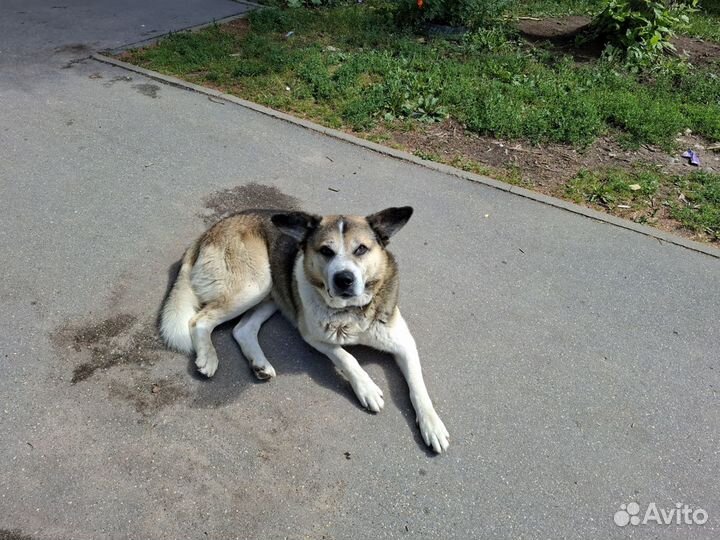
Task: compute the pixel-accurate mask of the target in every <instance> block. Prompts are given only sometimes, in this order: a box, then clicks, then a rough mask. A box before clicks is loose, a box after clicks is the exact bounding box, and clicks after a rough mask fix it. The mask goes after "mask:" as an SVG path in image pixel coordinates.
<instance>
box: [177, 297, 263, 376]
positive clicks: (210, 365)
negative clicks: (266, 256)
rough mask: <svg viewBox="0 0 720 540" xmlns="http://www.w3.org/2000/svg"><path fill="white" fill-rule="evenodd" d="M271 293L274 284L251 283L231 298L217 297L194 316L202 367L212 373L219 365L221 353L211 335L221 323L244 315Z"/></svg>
mask: <svg viewBox="0 0 720 540" xmlns="http://www.w3.org/2000/svg"><path fill="white" fill-rule="evenodd" d="M269 293H270V286H269V285H268V286H267V287H257V286H250V287H246V288H244V289H242V290H241V291H239V292H237V293H236V294H235V295H234V296H233V298H231V299H230V300H220V301H213V302H210V303H208V304H206V305H205V307H203V308H202V309H201V310H200V311H199V312H198V313H197V314H196V315H195V316H194V317H193V318H192V319H191V320H190V337H191V338H192V343H193V348H194V349H195V353H196V354H197V357H196V359H195V365H196V366H197V368H198V371H200V373H202V374H203V375H206V376H207V377H212V376H213V375H214V374H215V371H216V370H217V367H218V357H217V353H216V352H215V347H214V346H213V344H212V339H211V338H210V336H211V334H212V331H213V330H214V329H215V327H216V326H218V325H219V324H222V323H224V322H225V321H229V320H230V319H234V318H235V317H237V316H239V315H242V314H243V313H245V312H246V311H247V310H248V309H250V308H252V307H253V306H255V305H257V304H258V303H259V302H261V301H262V300H263V299H264V298H265V297H266V296H267V295H268V294H269Z"/></svg>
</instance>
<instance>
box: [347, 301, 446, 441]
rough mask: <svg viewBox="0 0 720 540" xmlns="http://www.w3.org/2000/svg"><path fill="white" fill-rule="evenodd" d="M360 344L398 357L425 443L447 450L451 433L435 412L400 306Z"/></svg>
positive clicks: (364, 335) (364, 336)
mask: <svg viewBox="0 0 720 540" xmlns="http://www.w3.org/2000/svg"><path fill="white" fill-rule="evenodd" d="M360 344H362V345H367V346H368V347H373V348H374V349H378V350H381V351H386V352H389V353H392V354H393V355H394V356H395V361H396V362H397V365H398V367H400V371H402V374H403V376H404V377H405V380H406V381H407V385H408V389H409V390H410V401H411V402H412V404H413V408H414V409H415V413H416V415H417V416H416V421H417V424H418V426H419V428H420V434H421V435H422V437H423V440H424V441H425V444H427V445H428V446H430V447H432V449H433V450H434V451H435V452H437V453H438V454H440V453H442V452H445V451H446V450H447V449H448V447H449V446H450V435H449V433H448V430H447V429H446V428H445V424H443V422H442V420H440V417H439V416H438V414H437V412H435V407H434V406H433V404H432V400H431V399H430V395H429V394H428V391H427V387H426V386H425V381H424V380H423V376H422V369H421V367H420V356H419V355H418V351H417V346H416V345H415V339H414V338H413V336H412V334H411V333H410V329H409V328H408V326H407V323H406V322H405V319H404V318H403V316H402V315H401V314H400V309H399V308H397V307H396V308H395V313H394V314H393V317H392V319H390V321H388V323H387V324H374V325H372V326H371V328H370V330H369V331H368V332H366V333H365V334H363V335H362V336H361V337H360Z"/></svg>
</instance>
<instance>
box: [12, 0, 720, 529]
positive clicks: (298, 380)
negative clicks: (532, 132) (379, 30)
mask: <svg viewBox="0 0 720 540" xmlns="http://www.w3.org/2000/svg"><path fill="white" fill-rule="evenodd" d="M27 4H28V3H26V2H3V4H2V7H0V10H2V12H1V13H0V40H2V41H1V42H0V43H1V46H0V51H2V52H1V53H0V153H1V159H0V249H1V250H2V253H3V254H4V264H3V269H2V280H0V303H1V306H2V311H3V317H2V318H0V336H1V337H0V368H1V369H2V377H1V378H0V402H1V403H0V404H1V407H0V412H1V413H2V414H1V416H0V441H2V442H1V443H0V529H1V530H4V531H5V532H0V537H1V538H7V537H10V538H20V537H21V538H26V537H31V538H48V539H51V538H52V539H54V538H81V539H85V538H87V539H94V538H142V539H144V538H205V537H209V538H247V539H258V538H268V539H274V538H286V537H287V538H292V539H297V538H313V539H314V538H336V539H344V538H358V539H360V538H444V539H451V538H457V539H469V538H507V537H514V538H657V537H660V538H670V537H673V538H675V537H685V538H713V537H717V535H718V529H719V528H720V527H719V526H718V523H720V503H719V502H718V501H720V487H719V486H720V482H718V480H719V479H720V470H719V469H720V468H719V461H718V444H719V443H720V414H718V408H719V406H720V400H719V398H718V389H720V366H718V361H717V359H718V345H719V344H720V330H719V327H718V321H717V316H718V307H719V306H720V287H718V283H719V280H718V276H719V275H720V273H719V270H720V264H719V263H718V260H717V259H714V258H712V257H709V256H707V255H703V254H701V253H697V252H693V251H690V250H687V249H684V248H681V247H677V246H672V245H668V244H666V243H662V242H660V241H658V240H656V239H652V238H648V237H646V236H643V235H641V234H637V233H634V232H631V231H627V230H623V229H620V228H617V227H613V226H611V225H607V224H603V223H599V222H596V221H593V220H590V219H587V218H584V217H581V216H578V215H575V214H571V213H569V212H565V211H562V210H559V209H556V208H551V207H548V206H545V205H543V204H540V203H536V202H532V201H529V200H527V199H523V198H521V197H518V196H514V195H511V194H508V193H504V192H500V191H497V190H494V189H491V188H488V187H484V186H481V185H477V184H473V183H470V182H466V181H463V180H459V179H458V178H454V177H449V176H446V175H443V174H440V173H437V172H434V171H431V170H428V169H425V168H422V167H418V166H414V165H410V164H407V163H403V162H401V161H398V160H394V159H391V158H386V157H381V156H379V155H377V154H375V153H372V152H369V151H367V150H364V149H361V148H357V147H354V146H352V145H349V144H347V143H344V142H340V141H337V140H334V139H331V138H328V137H324V136H322V135H318V134H315V133H313V132H310V131H307V130H303V129H301V128H297V127H293V126H291V125H289V124H287V123H283V122H281V121H277V120H272V119H269V118H268V117H265V116H262V115H260V114H258V113H255V112H252V111H248V110H245V109H243V108H241V107H238V106H235V105H231V104H222V103H216V102H214V101H212V100H210V99H208V98H207V97H206V96H203V95H199V94H195V93H191V92H187V91H183V90H180V89H176V88H172V87H167V86H163V85H160V84H158V83H156V82H154V81H151V80H146V79H144V78H143V77H141V76H138V75H135V74H129V73H127V72H124V71H122V70H119V69H116V68H112V67H109V66H106V65H103V64H100V63H97V62H94V61H82V62H72V60H74V59H76V58H81V57H83V56H85V55H86V54H87V51H88V50H92V49H98V48H104V47H108V46H115V45H117V44H119V43H122V42H128V41H134V40H136V39H142V38H143V37H145V36H144V34H145V32H146V30H145V29H146V28H150V30H153V29H156V30H166V29H168V28H170V27H171V26H173V25H177V26H186V25H188V24H193V23H199V22H202V21H206V20H210V19H212V18H217V17H221V16H225V15H228V14H231V13H234V12H237V11H242V9H243V6H239V5H238V4H233V3H231V2H225V1H221V0H213V1H203V2H200V1H195V2H170V1H161V2H153V3H148V2H145V3H141V2H121V3H119V2H86V3H80V2H65V4H67V7H65V8H58V9H53V8H52V6H53V5H64V4H62V3H61V4H52V3H49V2H35V3H33V6H32V7H28V5H27ZM41 5H44V6H45V7H41ZM83 6H85V7H83ZM78 13H79V14H78ZM113 13H118V15H114V16H113V15H112V14H113ZM110 17H112V18H110ZM143 21H144V22H143ZM23 23H24V24H23ZM141 24H145V26H144V27H142V26H140V25H141ZM150 30H147V31H148V32H149V31H150ZM68 46H71V47H68ZM64 66H69V67H67V68H64ZM329 188H332V190H331V189H329ZM257 201H259V203H258V204H262V205H270V204H274V203H277V204H296V205H300V206H303V207H305V208H307V209H309V210H312V211H317V212H333V211H346V212H359V213H363V212H370V211H373V210H376V209H379V208H382V207H384V206H387V205H396V204H412V205H414V206H415V208H416V215H415V216H414V217H413V219H412V221H411V222H410V224H409V225H408V227H407V228H406V229H405V230H403V231H402V233H400V234H399V235H398V237H397V239H395V240H394V241H393V247H394V250H395V253H396V255H397V256H398V259H399V261H400V265H401V269H402V281H403V289H402V299H401V304H402V306H403V310H404V313H405V316H406V318H407V319H408V320H409V323H410V325H411V327H412V328H413V329H414V332H415V333H416V336H417V340H418V342H419V347H420V350H421V355H422V358H423V361H424V366H425V373H426V379H427V382H428V386H429V388H430V391H431V394H432V396H433V397H434V400H435V403H436V406H437V409H438V411H439V412H440V414H441V416H442V417H443V419H444V420H445V423H446V425H447V426H448V428H449V430H450V432H451V436H452V445H451V448H450V452H449V453H448V454H447V455H444V456H441V457H433V456H430V455H429V454H428V453H427V452H426V451H424V449H423V448H422V445H421V444H420V441H419V438H418V436H417V434H416V431H415V429H414V426H413V415H412V412H411V408H410V404H409V401H408V399H407V398H406V389H405V387H404V383H403V381H402V379H401V378H400V376H399V374H398V373H397V370H396V369H395V367H394V366H393V364H392V362H391V361H389V360H388V359H387V358H385V357H383V356H381V355H378V354H376V353H373V352H371V351H367V350H360V351H358V355H359V356H360V357H361V359H362V360H363V362H364V364H365V365H366V367H367V369H368V371H369V372H370V374H371V375H372V376H373V378H374V379H375V380H376V382H378V384H379V385H380V386H381V387H382V388H384V389H385V392H386V398H387V399H386V402H387V405H386V408H385V410H384V411H383V412H382V413H381V414H379V415H370V414H367V413H364V412H363V411H361V410H360V409H359V408H358V406H357V405H356V403H355V400H354V398H353V396H352V394H351V391H350V389H349V388H348V386H347V384H345V383H344V382H343V381H342V380H341V379H340V377H339V376H337V375H336V374H335V373H334V372H333V371H332V369H331V368H330V366H329V365H328V364H329V362H328V361H327V360H325V359H323V358H321V357H319V356H318V355H316V354H314V353H313V352H311V351H310V350H309V349H308V348H307V347H306V346H304V345H303V344H302V343H301V341H300V340H299V338H298V337H297V335H296V334H295V332H294V331H292V330H291V329H290V327H289V326H288V324H287V323H286V322H284V321H283V320H282V319H281V318H280V317H279V316H276V317H274V318H273V319H271V321H270V322H269V323H268V324H267V327H266V328H265V329H264V330H263V333H262V334H261V341H262V343H263V344H264V347H265V348H266V351H267V355H268V357H269V358H270V360H271V361H272V363H273V364H274V366H275V367H276V369H277V371H278V375H279V376H278V378H277V379H276V380H274V381H272V382H270V383H268V384H258V383H256V382H255V381H254V380H253V378H252V376H251V374H250V373H249V370H248V368H247V366H246V363H245V362H244V360H243V359H242V358H241V356H240V353H239V351H238V349H237V347H236V346H235V345H234V344H233V342H232V339H231V337H230V335H229V330H228V328H227V327H225V328H223V329H222V330H220V331H219V332H217V333H216V339H215V341H216V344H217V347H218V350H219V353H220V358H221V365H220V370H219V372H218V373H217V375H216V376H215V378H214V379H213V380H211V381H205V380H201V379H199V378H197V377H195V376H194V374H193V369H192V366H191V363H190V361H189V360H188V359H186V358H184V357H182V356H178V355H175V354H172V353H168V352H165V351H163V350H161V349H158V347H157V343H156V341H155V338H154V332H153V328H154V319H155V316H156V313H157V308H158V305H159V304H160V302H161V300H162V298H163V295H164V293H165V290H166V286H167V281H168V273H169V272H171V271H172V268H173V264H174V263H175V262H176V261H177V259H178V258H179V256H180V255H181V253H182V251H183V249H184V247H185V245H186V244H187V243H188V242H189V241H190V239H191V238H193V237H194V236H195V235H196V234H198V233H200V232H201V231H202V230H203V228H204V221H205V220H211V219H212V218H213V216H214V215H216V214H217V213H218V212H222V211H223V210H224V209H225V208H228V207H242V206H243V205H248V204H249V205H252V204H255V203H256V202H257ZM73 379H75V382H74V383H73ZM631 501H637V502H638V503H639V504H640V506H641V512H644V510H645V508H646V507H647V506H648V505H649V503H651V502H655V503H656V504H657V505H658V507H661V508H663V509H669V508H673V505H674V504H675V503H678V502H682V503H687V504H689V505H691V506H693V507H694V508H698V507H701V508H703V509H704V510H706V511H707V513H708V514H709V520H708V522H707V523H706V524H705V525H704V526H699V525H692V526H688V525H681V526H678V525H670V526H665V525H657V524H647V525H638V526H632V525H628V526H627V527H625V528H620V527H617V526H616V525H614V523H613V515H614V514H615V512H616V511H618V510H619V509H620V505H621V504H623V503H629V502H631ZM8 531H15V532H13V533H9V532H8ZM3 535H4V536H3ZM13 535H14V536H13Z"/></svg>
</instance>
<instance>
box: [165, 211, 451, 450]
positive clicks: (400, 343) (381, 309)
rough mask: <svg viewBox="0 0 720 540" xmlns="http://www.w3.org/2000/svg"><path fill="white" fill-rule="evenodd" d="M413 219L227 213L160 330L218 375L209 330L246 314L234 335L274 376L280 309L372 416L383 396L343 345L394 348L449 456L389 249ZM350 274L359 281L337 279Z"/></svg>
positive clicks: (183, 280) (431, 437)
mask: <svg viewBox="0 0 720 540" xmlns="http://www.w3.org/2000/svg"><path fill="white" fill-rule="evenodd" d="M411 214H412V209H411V208H409V207H405V208H390V209H387V210H385V211H383V212H379V213H377V214H373V215H372V216H368V217H360V216H326V217H324V218H320V217H318V216H312V215H309V214H304V213H302V212H291V213H278V212H273V211H260V210H257V211H247V212H243V213H241V214H238V215H235V216H231V217H228V218H226V219H224V220H222V221H220V222H218V223H217V224H215V225H214V226H213V227H211V228H210V229H209V230H208V231H207V232H206V233H205V234H204V235H202V237H201V238H200V239H199V240H198V241H197V242H196V243H195V244H194V245H193V246H192V247H191V248H190V249H188V251H187V252H186V254H185V256H184V258H183V263H182V266H181V269H180V272H179V274H178V278H177V281H176V283H175V284H174V286H173V289H172V291H171V293H170V295H169V296H168V299H167V301H166V304H165V306H164V307H163V312H162V318H161V333H162V335H163V337H164V338H165V340H166V342H167V343H168V344H169V345H170V346H172V347H174V348H176V349H178V350H181V351H186V352H189V351H191V350H194V351H195V353H196V360H195V363H196V365H197V367H198V370H199V371H200V372H201V373H203V374H205V375H206V376H208V377H211V376H212V375H213V374H214V373H215V371H216V370H217V367H218V358H217V354H216V352H215V348H214V347H213V344H212V340H211V333H212V331H213V329H214V328H215V327H216V326H217V325H219V324H221V323H223V322H225V321H228V320H231V319H234V318H236V317H239V316H241V315H242V318H241V319H240V321H239V322H238V323H237V325H236V326H235V329H234V330H233V336H234V337H235V339H236V340H237V342H238V344H239V345H240V347H241V349H242V351H243V354H244V355H245V356H246V357H247V359H248V361H249V362H250V365H251V367H252V369H253V371H254V373H255V375H256V376H257V377H258V378H260V379H269V378H271V377H274V376H275V370H274V369H273V367H272V365H271V364H270V363H269V362H268V361H267V358H265V355H264V354H263V352H262V349H261V348H260V346H259V343H258V340H257V335H258V332H259V329H260V326H261V325H262V324H263V322H264V321H265V320H267V319H268V318H269V317H270V316H271V315H272V314H273V313H274V312H275V310H276V309H277V308H278V307H279V308H280V309H281V311H282V312H283V314H284V315H285V316H286V317H287V318H288V319H289V320H290V321H291V322H293V323H294V324H295V325H296V326H297V327H298V329H299V330H300V333H301V335H302V337H303V338H304V339H305V341H307V342H308V343H309V344H310V345H312V346H313V347H315V348H316V349H317V350H319V351H321V352H323V353H324V354H326V355H327V356H328V357H329V358H330V359H331V360H332V361H333V363H334V364H335V365H336V367H337V368H338V369H339V370H340V371H341V372H342V373H343V374H344V375H345V376H346V377H347V378H348V380H349V381H350V383H351V385H352V386H353V389H354V390H355V393H356V394H357V396H358V399H359V400H360V402H361V403H362V404H363V406H365V407H367V408H368V409H369V410H371V411H373V412H378V411H379V410H380V409H382V407H383V405H384V401H383V396H382V391H381V390H380V389H379V388H378V387H377V386H376V385H375V384H374V383H373V382H372V380H370V377H369V376H368V375H367V373H365V371H364V370H363V369H362V368H361V367H360V366H359V364H358V363H357V360H355V359H354V358H353V357H352V355H350V354H349V353H347V351H345V350H344V349H343V348H342V346H343V345H353V344H365V345H369V346H373V347H375V348H378V349H380V350H386V351H388V352H392V353H393V354H395V356H396V358H397V361H398V364H399V365H400V367H401V369H402V371H403V374H404V375H405V376H406V379H407V381H408V386H409V388H410V397H411V400H412V402H413V405H414V407H415V409H416V412H417V414H418V423H419V424H420V427H421V432H422V434H423V438H424V440H425V442H426V443H427V444H428V445H430V446H432V447H433V449H434V450H435V451H437V452H442V451H444V450H445V449H446V448H447V446H448V435H447V430H446V429H445V426H444V425H443V423H442V421H440V418H439V417H438V416H437V413H436V412H435V410H434V408H433V406H432V402H431V401H430V398H429V396H428V395H427V389H426V388H425V384H424V382H423V380H422V374H421V372H420V364H419V359H418V355H417V349H416V347H415V342H414V340H413V339H412V336H411V335H410V333H409V331H408V330H407V326H406V325H405V322H404V320H403V319H402V316H401V315H400V312H399V310H398V308H397V300H398V291H399V280H398V273H397V265H396V263H395V259H394V258H393V256H392V254H390V252H389V251H387V249H386V245H387V243H388V240H389V238H390V237H391V236H392V235H393V234H394V233H395V232H396V231H397V230H399V229H400V228H401V227H402V226H403V225H404V224H405V223H406V222H407V220H408V219H409V217H410V215H411ZM358 249H360V250H361V251H357V250H358ZM363 249H366V251H365V252H362V250H363ZM328 250H329V251H328ZM342 275H346V276H350V277H351V278H350V279H349V280H348V282H347V283H342V282H339V281H338V279H340V277H341V276H342Z"/></svg>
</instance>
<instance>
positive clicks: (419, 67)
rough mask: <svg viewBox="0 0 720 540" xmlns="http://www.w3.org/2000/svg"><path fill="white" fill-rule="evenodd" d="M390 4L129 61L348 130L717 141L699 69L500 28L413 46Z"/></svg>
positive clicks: (578, 140) (713, 101)
mask: <svg viewBox="0 0 720 540" xmlns="http://www.w3.org/2000/svg"><path fill="white" fill-rule="evenodd" d="M573 5H574V4H573ZM393 10H394V7H393V5H392V4H384V3H376V4H370V5H367V4H363V5H349V6H348V5H346V6H341V7H337V8H332V9H324V10H307V9H294V10H279V9H273V8H271V9H266V10H263V11H259V12H255V13H253V14H252V16H251V30H250V32H249V33H247V35H242V36H241V35H237V34H231V33H228V32H224V31H223V30H222V29H220V28H216V27H214V28H209V29H206V30H203V31H200V32H196V33H180V34H175V35H173V36H171V37H169V38H167V39H165V40H163V41H162V43H161V44H160V46H158V47H153V48H149V49H145V50H140V51H135V52H133V53H132V58H133V61H135V62H137V63H140V64H142V65H145V66H148V67H150V68H152V69H156V70H159V71H164V72H168V73H172V74H176V75H180V76H183V77H187V78H189V79H191V80H193V81H195V82H200V83H204V82H210V83H212V84H214V85H218V86H223V87H227V88H228V89H230V90H231V91H233V92H235V93H238V94H240V95H242V96H243V97H246V98H248V99H251V100H254V101H258V102H260V103H263V104H265V105H268V106H271V107H276V108H280V109H284V110H289V111H292V112H296V113H299V114H301V115H305V116H308V117H312V118H315V119H317V120H319V121H321V122H323V123H326V124H328V125H330V126H333V127H343V126H344V127H348V128H351V129H354V130H359V131H362V130H368V129H371V128H372V127H373V126H374V125H375V124H376V123H377V122H378V121H380V120H383V119H393V118H394V119H411V120H417V121H434V120H438V119H442V118H444V117H446V116H448V115H449V116H450V117H452V118H454V119H456V120H458V121H460V122H461V123H463V124H464V125H466V126H467V128H468V129H469V130H470V131H473V132H476V133H479V134H484V135H491V136H495V137H499V138H508V139H527V140H529V141H531V142H534V143H547V142H559V143H567V144H572V145H575V146H578V147H583V146H587V145H589V144H591V143H592V142H593V141H594V140H595V138H597V137H598V136H600V135H602V134H605V133H609V132H619V133H620V136H621V138H622V140H623V141H625V142H626V143H627V144H628V145H639V144H642V143H647V144H655V145H660V146H663V147H665V148H671V147H672V146H673V141H674V139H675V137H676V136H677V134H678V133H679V132H681V131H682V130H684V129H686V128H689V129H691V130H692V131H693V132H695V133H698V134H700V135H703V136H705V137H707V138H708V139H711V140H713V141H715V140H720V79H719V78H718V77H713V76H712V75H710V74H709V73H708V72H705V71H701V70H692V69H683V68H681V67H677V68H673V69H672V70H670V71H665V72H662V73H661V74H659V75H655V76H654V77H653V79H652V80H650V81H648V80H647V78H643V77H641V76H639V75H637V74H633V73H629V72H625V71H622V70H620V69H618V68H616V67H615V66H612V65H608V64H605V63H602V62H598V63H594V64H589V65H578V64H575V63H574V62H573V61H572V60H571V59H569V58H563V57H561V56H558V55H557V54H555V53H550V52H548V51H545V50H543V49H533V48H529V47H526V46H525V45H524V44H523V43H522V42H521V41H520V40H519V39H518V38H517V36H515V35H514V34H513V32H512V31H511V30H508V29H502V28H493V29H488V30H484V31H481V32H478V33H476V34H474V35H471V36H468V37H467V38H466V39H464V40H463V41H461V42H448V41H442V40H438V41H425V40H424V39H422V38H419V37H418V36H417V35H413V34H411V33H409V32H406V31H402V30H399V29H398V28H397V27H396V26H395V24H394V12H393ZM290 31H292V32H294V33H293V35H292V36H291V37H289V38H285V37H284V36H285V35H286V34H287V33H288V32H290Z"/></svg>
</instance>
